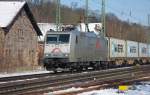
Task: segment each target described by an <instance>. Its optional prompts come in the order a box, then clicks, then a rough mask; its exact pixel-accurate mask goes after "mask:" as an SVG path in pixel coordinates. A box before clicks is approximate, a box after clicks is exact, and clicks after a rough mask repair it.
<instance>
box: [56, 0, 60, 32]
mask: <svg viewBox="0 0 150 95" xmlns="http://www.w3.org/2000/svg"><path fill="white" fill-rule="evenodd" d="M60 15H61V14H60V0H56V31H60V20H61V16H60Z"/></svg>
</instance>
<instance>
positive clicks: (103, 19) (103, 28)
mask: <svg viewBox="0 0 150 95" xmlns="http://www.w3.org/2000/svg"><path fill="white" fill-rule="evenodd" d="M101 12H102V13H101V14H102V15H101V22H102V30H101V31H102V33H103V35H104V37H105V36H106V17H105V0H102V9H101Z"/></svg>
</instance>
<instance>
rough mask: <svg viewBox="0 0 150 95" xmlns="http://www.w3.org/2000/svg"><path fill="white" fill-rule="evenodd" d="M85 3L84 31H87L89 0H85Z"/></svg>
mask: <svg viewBox="0 0 150 95" xmlns="http://www.w3.org/2000/svg"><path fill="white" fill-rule="evenodd" d="M85 3H86V7H85V8H86V9H85V17H84V18H85V26H86V27H85V31H87V32H89V28H88V23H89V21H88V11H89V5H88V4H89V0H85Z"/></svg>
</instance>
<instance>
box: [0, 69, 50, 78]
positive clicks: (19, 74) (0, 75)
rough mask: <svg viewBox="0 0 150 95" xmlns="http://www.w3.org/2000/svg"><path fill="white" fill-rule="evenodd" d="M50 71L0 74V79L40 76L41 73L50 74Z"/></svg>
mask: <svg viewBox="0 0 150 95" xmlns="http://www.w3.org/2000/svg"><path fill="white" fill-rule="evenodd" d="M50 72H52V71H46V70H44V69H41V70H39V71H38V70H35V71H26V72H18V73H0V78H2V77H11V76H21V75H32V74H42V73H50Z"/></svg>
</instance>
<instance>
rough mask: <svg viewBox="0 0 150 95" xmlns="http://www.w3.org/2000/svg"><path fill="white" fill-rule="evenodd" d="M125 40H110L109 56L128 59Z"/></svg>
mask: <svg viewBox="0 0 150 95" xmlns="http://www.w3.org/2000/svg"><path fill="white" fill-rule="evenodd" d="M125 45H126V43H125V40H120V39H115V38H110V39H109V55H110V58H113V57H118V58H120V57H126V56H125V55H126V49H125Z"/></svg>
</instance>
